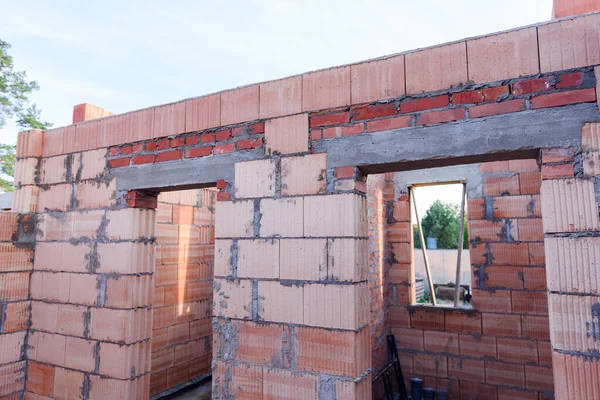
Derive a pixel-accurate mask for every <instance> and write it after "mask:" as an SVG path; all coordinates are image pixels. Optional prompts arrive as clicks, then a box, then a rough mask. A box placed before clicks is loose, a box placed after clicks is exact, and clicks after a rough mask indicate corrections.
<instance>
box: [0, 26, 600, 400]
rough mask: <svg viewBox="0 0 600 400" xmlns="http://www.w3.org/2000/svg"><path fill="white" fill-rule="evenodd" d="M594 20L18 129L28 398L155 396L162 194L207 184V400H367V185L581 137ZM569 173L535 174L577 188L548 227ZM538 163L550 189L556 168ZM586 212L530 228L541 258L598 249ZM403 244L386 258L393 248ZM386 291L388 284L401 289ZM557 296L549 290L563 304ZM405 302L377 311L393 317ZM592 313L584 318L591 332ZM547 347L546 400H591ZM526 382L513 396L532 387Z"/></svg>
mask: <svg viewBox="0 0 600 400" xmlns="http://www.w3.org/2000/svg"><path fill="white" fill-rule="evenodd" d="M599 18H600V15H599V14H591V15H586V16H582V17H577V18H572V19H566V20H562V21H555V22H550V23H546V24H540V25H539V26H533V27H526V28H521V29H518V30H513V31H509V32H503V33H499V34H494V35H490V36H486V37H479V38H473V39H468V40H463V41H459V42H455V43H451V44H446V45H443V46H438V47H435V48H430V49H422V50H418V51H413V52H407V53H405V54H397V55H393V56H390V57H386V58H382V59H378V60H372V61H368V62H364V63H357V64H352V65H346V66H341V67H336V68H331V69H327V70H321V71H315V72H310V73H306V74H303V75H298V76H294V77H290V78H286V79H282V80H278V81H272V82H263V83H260V84H254V85H250V86H246V87H241V88H237V89H233V90H228V91H224V92H221V93H216V94H212V95H209V96H205V97H200V98H194V99H188V100H184V101H181V102H178V103H173V104H166V105H162V106H157V107H153V108H149V109H145V110H139V111H135V112H131V113H128V114H122V115H116V116H112V117H105V118H101V119H98V120H94V121H87V122H82V123H79V124H76V125H72V126H68V127H64V128H58V129H53V130H48V131H45V132H40V131H30V132H24V133H21V134H20V135H19V144H18V149H17V157H18V163H17V171H18V174H17V177H16V178H18V179H17V182H18V184H17V188H16V191H15V200H14V204H15V207H14V209H15V210H16V211H17V212H19V213H29V212H31V213H38V215H37V216H36V220H37V222H38V227H36V233H38V235H37V238H36V243H35V257H34V260H35V261H34V267H33V269H34V270H33V273H32V275H31V285H30V297H31V299H32V314H31V315H32V316H31V327H30V329H29V333H28V336H27V337H28V352H27V355H26V358H27V360H28V361H27V363H26V365H27V366H28V368H27V371H26V381H27V382H26V390H27V391H28V392H29V393H36V394H39V395H44V396H46V397H50V398H65V397H67V398H71V397H77V396H81V397H83V398H84V399H88V400H89V399H105V398H111V399H112V398H115V399H117V398H137V397H139V398H143V397H147V396H148V395H149V385H150V373H149V372H150V358H151V348H150V345H149V343H150V337H151V322H149V321H151V320H152V318H151V317H148V316H149V314H150V313H151V312H152V310H151V305H152V293H153V291H154V290H153V289H154V283H153V269H154V265H155V264H154V252H153V249H154V241H155V239H154V238H155V232H154V229H155V211H154V208H156V206H157V197H156V192H157V191H160V189H161V188H169V189H174V188H189V187H192V186H195V185H203V187H207V186H208V185H214V184H215V183H216V184H217V186H218V188H219V189H220V190H221V191H220V192H219V193H218V194H217V197H218V198H219V199H220V200H222V201H219V202H218V203H217V206H216V237H217V239H218V240H216V243H215V247H216V252H215V253H216V255H215V257H216V260H215V264H216V266H215V270H216V271H219V272H218V273H217V272H215V275H217V278H216V279H215V283H214V287H213V296H214V312H215V315H216V316H217V319H216V320H215V323H214V332H215V334H214V341H213V349H214V351H213V376H214V385H215V396H216V397H220V398H231V397H232V395H233V393H235V392H239V393H243V395H245V396H247V397H252V396H255V397H262V398H264V399H267V398H286V397H288V398H301V399H305V398H321V399H341V398H344V399H346V398H347V399H363V398H369V397H370V393H371V383H370V376H371V372H372V369H371V366H372V354H371V351H370V350H371V337H370V336H371V335H370V326H369V325H370V322H369V321H370V310H369V297H367V296H368V294H367V293H368V291H369V286H368V284H369V283H368V279H369V277H368V262H367V260H368V258H367V257H368V230H367V226H366V216H367V212H366V199H365V193H366V184H365V179H364V174H365V173H368V174H373V173H385V172H390V171H394V170H395V168H398V167H400V168H405V169H415V168H428V167H431V166H432V165H436V166H442V165H451V164H463V163H466V162H486V161H494V160H503V159H514V158H523V157H525V156H527V157H531V156H533V153H534V152H539V150H541V149H544V148H554V147H561V148H565V147H568V146H575V147H577V146H579V143H581V139H580V136H579V134H580V132H579V130H580V127H581V125H583V124H584V123H585V122H594V121H598V120H600V114H599V112H598V108H597V103H596V102H597V98H598V97H597V95H596V89H595V86H596V85H597V82H598V79H597V76H595V74H594V72H593V70H594V68H595V67H596V69H597V67H598V66H599V65H600V58H599V56H598V55H599V54H600V52H598V51H597V49H598V48H599V47H600V40H599V39H598V38H599V34H598V29H599V26H600V24H599V22H598V21H599ZM582 38H583V40H582ZM467 50H468V51H467ZM490 60H493V62H491V61H490ZM597 72H600V71H597ZM585 103H587V104H585ZM29 158H32V160H29ZM575 160H577V158H575ZM563 164H565V163H563ZM573 165H574V168H573V169H574V173H575V175H576V176H575V177H574V178H572V180H569V179H567V180H566V181H565V182H566V183H554V182H553V179H550V178H549V179H548V182H549V183H545V182H546V181H544V183H543V185H550V186H548V187H549V188H554V186H552V185H557V187H558V188H559V189H560V188H561V187H562V186H560V185H568V184H569V183H572V184H573V185H574V186H575V187H577V188H579V186H582V187H585V189H586V190H587V191H586V192H585V194H586V196H587V197H582V196H579V195H574V194H571V193H568V192H567V193H566V194H565V192H566V191H565V190H563V189H564V188H563V189H560V190H562V192H557V193H559V194H560V196H559V195H558V194H557V195H556V196H554V194H553V193H554V192H551V193H552V195H551V196H550V197H548V200H544V198H542V203H543V205H544V207H543V209H544V214H545V213H546V212H548V213H550V214H549V215H554V214H553V213H557V214H560V215H562V213H563V210H564V209H563V208H561V207H563V206H564V203H565V202H567V201H569V200H570V198H568V197H566V196H568V195H571V196H572V200H573V201H574V202H577V201H579V199H581V198H586V199H590V193H591V192H590V191H589V188H590V182H591V176H595V174H590V178H589V179H587V178H585V176H584V177H581V176H579V175H577V174H578V171H579V170H578V165H579V164H577V162H574V164H573ZM554 167H556V168H553V170H554V171H555V173H557V172H558V171H560V170H564V169H565V168H566V167H564V166H563V167H560V164H556V165H554ZM396 170H397V169H396ZM563 172H564V171H563ZM562 179H563V178H556V179H554V180H556V181H557V182H562ZM569 187H571V186H570V185H569ZM548 190H550V189H548ZM552 190H554V189H552ZM557 190H558V189H557ZM542 192H543V191H542ZM563 194H564V195H563ZM592 197H593V196H592ZM494 201H495V199H494ZM402 203H403V202H399V204H402ZM586 204H587V206H586V207H588V208H584V207H583V206H581V207H580V205H579V204H577V207H578V208H573V210H572V211H571V210H570V209H569V211H568V212H567V213H566V215H565V216H564V217H561V218H563V219H561V220H560V223H556V224H555V225H547V224H546V221H545V223H544V224H545V229H546V231H547V235H548V237H546V238H545V240H546V242H548V241H550V240H551V239H555V238H562V237H563V236H565V235H564V234H571V233H572V231H577V232H576V233H580V234H584V235H583V236H589V237H593V236H594V235H595V234H594V232H595V231H596V225H594V223H589V224H581V223H580V222H578V221H579V219H580V215H585V216H586V217H585V218H588V216H589V220H590V221H591V220H593V217H592V216H591V215H592V213H597V210H596V208H594V207H597V204H596V200H595V199H594V200H591V201H589V202H588V203H586ZM592 206H593V207H592ZM592 209H593V211H592ZM219 210H220V211H219ZM583 211H585V212H586V213H588V214H585V213H584V214H581V213H582V212H583ZM401 214H402V205H400V206H399V207H398V209H396V207H395V209H394V216H395V217H394V218H396V221H398V222H406V220H403V219H402V218H405V217H403V216H402V215H401ZM594 215H595V216H596V217H597V215H596V214H594ZM546 217H547V216H546V215H544V218H546ZM548 218H553V217H548ZM548 221H551V220H548ZM549 223H550V222H549ZM571 225H573V226H571ZM590 227H591V228H590ZM575 236H577V235H575ZM580 236H581V235H580ZM569 239H571V238H569ZM397 243H398V244H400V245H399V246H396V247H398V249H397V250H399V248H400V247H402V245H401V243H402V240H398V241H397ZM569 243H570V242H569ZM574 246H577V245H574ZM408 247H410V245H408ZM546 248H548V246H546ZM574 248H576V247H574ZM256 254H260V255H261V259H260V262H258V261H257V260H256V259H255V255H256ZM399 254H400V253H398V254H397V256H399ZM591 257H592V258H593V259H594V261H595V259H596V258H597V256H596V255H595V253H594V255H593V256H591ZM290 260H291V261H290ZM401 262H402V261H401V260H396V263H401ZM567 264H568V263H567V262H564V261H561V262H560V263H557V265H555V266H553V268H555V270H552V272H553V273H554V271H556V273H558V274H563V273H565V271H568V267H567ZM485 267H486V268H487V267H488V265H486V266H485ZM489 267H493V265H489ZM490 269H491V268H490ZM549 270H550V268H549ZM392 273H393V271H391V272H390V280H392V279H399V278H398V277H393V276H391V275H392ZM549 287H550V286H549ZM563 289H564V290H563ZM409 290H411V289H410V287H409ZM568 290H569V289H568V288H560V290H556V289H554V290H553V289H550V291H551V295H554V294H559V295H560V296H563V295H564V296H571V297H569V299H572V298H573V297H575V295H573V294H572V293H571V292H569V291H568ZM523 291H524V292H525V290H523ZM581 293H585V294H586V296H579V297H577V299H573V300H569V301H575V300H577V301H578V302H579V303H577V304H578V305H579V304H583V303H581V302H582V301H583V300H584V299H585V301H590V300H592V299H593V298H595V297H594V296H595V295H596V292H595V289H594V288H588V287H584V289H583V290H582V291H581ZM401 295H402V292H401V291H400V292H399V291H396V292H394V291H392V293H391V296H396V297H395V299H396V301H405V300H403V299H402V298H401ZM538 296H539V295H538V294H535V295H534V297H533V299H534V300H535V299H536V298H538ZM561 298H562V297H561ZM521 300H522V299H521ZM324 304H325V305H330V307H325V306H324ZM550 304H551V308H552V307H553V305H552V304H553V303H552V298H551V300H550ZM573 304H575V303H573ZM342 305H343V306H344V307H343V308H342ZM348 305H349V306H348ZM592 305H593V304H592ZM592 305H590V307H588V308H587V309H586V308H585V307H583V308H582V310H584V311H585V312H583V311H582V313H581V315H584V316H585V319H584V320H585V321H586V322H587V323H589V326H592V327H594V326H595V325H594V323H593V321H594V318H595V317H594V315H595V314H593V312H595V311H594V310H595V308H594V309H592ZM337 307H340V308H339V309H338V308H337ZM512 307H513V303H512V294H511V308H512ZM563 309H565V308H564V307H563V308H562V309H560V308H556V309H555V310H556V311H555V313H556V315H557V317H556V318H555V319H554V320H553V321H558V320H559V319H558V318H559V317H561V318H567V317H566V314H567V312H564V311H560V310H563ZM405 310H406V312H408V308H407V307H405ZM586 310H589V311H586ZM401 313H402V307H397V308H396V309H395V310H393V312H391V317H392V318H393V319H394V320H404V321H406V320H407V319H402V315H401ZM476 314H477V313H476ZM55 316H56V317H55ZM413 316H414V318H415V321H422V322H421V323H423V324H430V323H431V324H434V326H437V327H440V326H441V325H440V324H439V320H435V321H428V320H427V319H426V316H425V315H420V314H418V313H417V312H415V313H414V314H413ZM7 317H8V316H7ZM421 317H422V318H421ZM443 317H444V329H446V325H447V324H450V326H453V325H455V326H457V328H452V329H471V328H469V324H468V322H472V321H473V320H477V318H478V317H477V316H476V317H468V318H463V317H464V315H462V314H460V313H459V314H458V315H457V314H456V313H450V314H448V315H444V316H443ZM419 318H421V319H419ZM553 318H554V317H553ZM453 320H454V322H453ZM64 321H68V323H66V322H64ZM436 321H437V322H436ZM481 321H483V317H482V320H481ZM71 322H72V323H71ZM435 324H437V325H435ZM559 324H561V325H560V326H566V325H565V324H566V323H565V322H560V323H559ZM572 326H573V330H574V331H575V332H577V333H578V334H579V333H581V332H583V330H585V329H586V328H584V325H583V323H581V321H578V322H573V323H572ZM586 327H587V325H586ZM134 328H136V329H134ZM553 328H556V327H553ZM415 329H416V328H415ZM482 329H483V322H482ZM594 329H595V328H594ZM167 332H168V330H167ZM590 332H595V330H591V331H590ZM573 337H575V336H573ZM586 337H587V336H586ZM591 337H592V338H593V337H594V336H593V334H592V336H591ZM3 339H4V338H3V337H0V340H3ZM577 340H579V339H577ZM593 340H595V339H593ZM552 342H553V346H554V350H555V351H554V364H555V368H554V371H557V369H559V370H560V373H556V374H555V376H554V381H555V383H556V385H555V386H556V387H557V388H558V386H559V385H560V384H563V385H566V387H568V388H572V389H573V390H571V391H570V392H568V391H561V392H557V394H558V396H557V397H559V398H561V397H562V398H574V396H575V395H578V393H579V392H581V393H586V390H587V389H586V388H587V387H590V386H594V387H595V386H597V385H595V382H594V381H593V379H595V378H594V376H595V375H591V374H590V373H588V372H586V371H590V370H592V371H595V370H596V369H597V365H598V362H597V360H598V358H597V355H595V354H596V353H595V352H591V353H590V352H586V351H584V350H581V345H580V344H578V343H583V342H581V341H580V342H576V340H575V339H571V336H569V338H568V339H564V335H563V338H562V339H561V336H560V335H559V334H556V335H554V334H553V336H552ZM592 344H593V345H594V346H595V345H596V342H595V341H594V342H593V343H592ZM424 345H425V339H424ZM459 349H460V337H459ZM497 351H498V352H499V350H498V347H497ZM573 352H575V353H573ZM478 354H479V353H478ZM265 355H267V356H268V357H266V356H265ZM498 355H499V354H498ZM332 359H334V360H336V363H333V364H332V363H331V360H332ZM496 362H498V363H500V362H499V361H497V360H494V361H492V360H485V361H484V363H490V364H491V363H496ZM557 363H562V364H561V366H557ZM517 364H518V363H517ZM414 365H417V364H414ZM532 366H533V367H536V368H537V366H536V365H532ZM484 367H485V364H484ZM527 367H528V366H527V365H525V366H524V369H525V374H524V379H525V388H526V389H527V385H528V382H532V381H531V378H529V379H530V380H529V381H528V374H527V370H528V368H527ZM536 368H529V370H531V371H534V375H533V376H534V378H533V379H534V381H536V380H538V379H539V382H542V381H543V380H544V379H545V378H546V377H547V376H546V375H544V374H539V375H536V374H537V373H538V371H540V370H541V369H539V370H538V369H536ZM543 368H546V367H543ZM546 370H548V368H546ZM546 370H544V371H546ZM448 371H450V368H448ZM502 374H504V372H502V371H500V372H499V373H498V375H502ZM529 376H532V375H531V374H530V375H529ZM8 379H9V381H10V380H11V378H10V377H9V378H8ZM439 379H440V380H443V382H446V383H448V382H449V381H451V379H449V378H439ZM445 379H446V380H445ZM487 379H488V378H487V374H486V381H487ZM11 382H14V380H12V381H11ZM39 382H43V384H41V385H40V384H39ZM520 384H521V382H517V383H516V385H520ZM544 384H545V383H544ZM36 385H37V386H36ZM519 387H521V386H519ZM535 390H536V389H531V392H527V391H526V393H533V391H535ZM561 390H562V389H561ZM39 392H42V393H39ZM571 393H575V395H572V394H571ZM593 395H594V393H592V397H593ZM31 396H32V397H35V396H33V395H31ZM596 397H597V396H596Z"/></svg>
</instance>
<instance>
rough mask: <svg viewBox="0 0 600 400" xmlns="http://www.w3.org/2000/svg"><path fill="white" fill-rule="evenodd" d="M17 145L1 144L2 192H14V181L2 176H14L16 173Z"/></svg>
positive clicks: (0, 170)
mask: <svg viewBox="0 0 600 400" xmlns="http://www.w3.org/2000/svg"><path fill="white" fill-rule="evenodd" d="M15 160H16V156H15V147H14V146H9V145H7V144H0V192H12V191H13V183H12V181H9V180H7V179H5V178H3V177H2V175H6V176H14V174H15Z"/></svg>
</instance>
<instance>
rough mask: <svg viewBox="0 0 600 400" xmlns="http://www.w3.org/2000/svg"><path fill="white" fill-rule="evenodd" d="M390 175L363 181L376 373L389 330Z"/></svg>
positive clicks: (373, 359) (384, 356)
mask: <svg viewBox="0 0 600 400" xmlns="http://www.w3.org/2000/svg"><path fill="white" fill-rule="evenodd" d="M392 178H393V175H392V174H383V175H371V176H369V178H368V181H367V187H368V195H367V207H368V219H369V292H370V296H371V351H372V354H373V356H372V363H373V372H374V373H375V374H376V373H377V372H378V371H379V370H380V369H381V368H382V367H383V366H384V365H385V362H386V361H387V344H386V336H387V335H388V334H389V333H390V321H389V309H388V304H387V298H388V289H389V286H388V284H387V281H388V271H389V268H390V252H389V246H388V239H389V237H388V230H387V227H386V225H387V216H388V210H389V208H390V207H392V206H393V198H394V186H393V182H392V180H391V179H392Z"/></svg>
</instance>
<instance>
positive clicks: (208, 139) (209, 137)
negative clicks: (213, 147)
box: [200, 133, 215, 143]
mask: <svg viewBox="0 0 600 400" xmlns="http://www.w3.org/2000/svg"><path fill="white" fill-rule="evenodd" d="M200 141H201V142H202V143H212V142H214V141H215V134H214V133H204V134H202V135H200Z"/></svg>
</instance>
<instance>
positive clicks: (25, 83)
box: [0, 39, 52, 192]
mask: <svg viewBox="0 0 600 400" xmlns="http://www.w3.org/2000/svg"><path fill="white" fill-rule="evenodd" d="M9 49H10V44H8V43H7V42H5V41H3V40H2V39H0V128H2V127H4V125H5V124H6V121H8V120H9V119H12V118H13V117H15V118H16V122H17V125H18V126H19V127H21V128H24V129H41V130H44V129H48V128H49V127H51V126H52V124H51V123H49V122H46V121H42V119H41V112H40V110H38V109H37V107H36V105H35V104H31V105H29V95H30V94H31V93H32V92H33V91H34V90H38V89H39V86H38V84H37V82H36V81H30V80H28V79H27V74H26V73H25V71H15V70H14V64H13V58H12V56H11V55H10V54H8V50H9ZM15 161H16V157H15V147H14V146H9V145H7V144H2V143H0V192H12V190H13V183H12V180H9V179H8V178H12V177H13V176H14V172H15Z"/></svg>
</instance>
